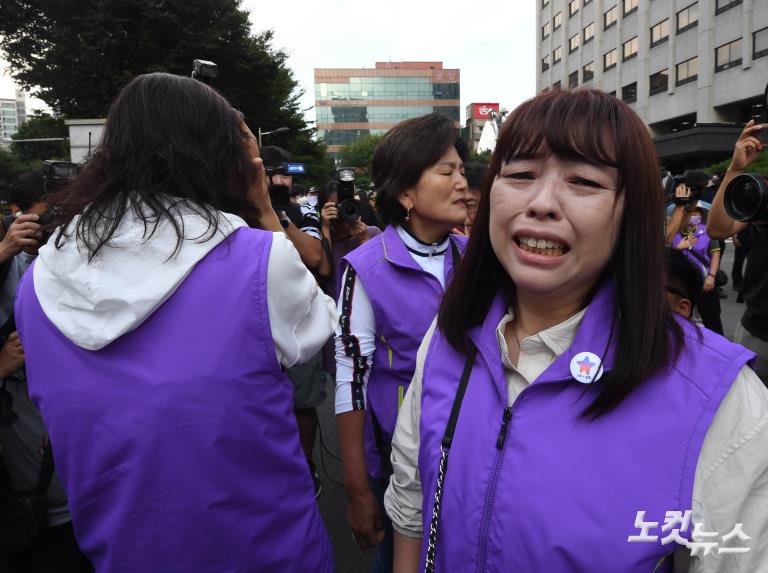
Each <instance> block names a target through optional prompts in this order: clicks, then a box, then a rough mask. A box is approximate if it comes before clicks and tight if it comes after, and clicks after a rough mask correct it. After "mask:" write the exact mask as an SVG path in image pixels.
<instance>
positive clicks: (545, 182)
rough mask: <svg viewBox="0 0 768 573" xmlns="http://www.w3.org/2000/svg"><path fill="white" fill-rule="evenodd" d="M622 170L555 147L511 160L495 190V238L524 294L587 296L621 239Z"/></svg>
mask: <svg viewBox="0 0 768 573" xmlns="http://www.w3.org/2000/svg"><path fill="white" fill-rule="evenodd" d="M618 179H619V173H618V170H617V169H615V168H613V167H609V166H607V165H603V164H599V163H588V162H586V161H580V160H571V159H563V158H561V157H558V156H556V155H553V154H552V153H550V152H549V151H548V150H546V149H543V150H540V151H539V153H537V154H536V155H534V156H533V157H527V158H517V159H513V160H510V161H509V162H507V163H506V164H504V165H503V166H502V168H501V171H500V173H499V175H498V176H497V177H496V179H495V180H494V182H493V186H492V187H491V193H490V238H491V245H492V246H493V250H494V252H495V254H496V257H497V258H498V259H499V261H500V262H501V264H502V266H503V267H504V268H505V270H506V271H507V273H508V274H509V276H510V277H511V278H512V280H513V281H514V283H515V285H516V287H517V291H518V293H531V294H538V295H558V294H562V295H564V296H567V297H569V298H570V297H573V296H574V295H576V294H577V293H579V294H581V295H586V293H587V292H588V291H589V289H590V288H591V287H592V286H593V285H594V284H595V282H596V281H597V279H598V278H599V276H600V274H601V273H602V271H603V269H604V268H605V266H606V264H607V263H608V261H609V259H610V257H611V254H612V252H613V249H614V246H615V244H616V241H617V237H618V233H619V228H620V223H621V216H622V213H623V200H622V197H621V196H620V195H619V194H618V192H617V185H618Z"/></svg>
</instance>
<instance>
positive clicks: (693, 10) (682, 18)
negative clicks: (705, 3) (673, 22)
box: [677, 2, 699, 34]
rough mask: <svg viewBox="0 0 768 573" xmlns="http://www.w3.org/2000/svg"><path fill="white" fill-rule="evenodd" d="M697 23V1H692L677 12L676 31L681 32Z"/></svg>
mask: <svg viewBox="0 0 768 573" xmlns="http://www.w3.org/2000/svg"><path fill="white" fill-rule="evenodd" d="M698 23H699V3H698V2H694V3H693V4H691V5H690V6H688V7H687V8H683V9H682V10H680V11H679V12H678V13H677V33H678V34H682V33H683V32H685V31H686V30H690V29H691V28H693V27H695V26H696V25H697V24H698Z"/></svg>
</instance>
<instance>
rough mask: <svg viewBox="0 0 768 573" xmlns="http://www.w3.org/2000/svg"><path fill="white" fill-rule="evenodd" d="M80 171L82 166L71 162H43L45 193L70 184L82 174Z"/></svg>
mask: <svg viewBox="0 0 768 573" xmlns="http://www.w3.org/2000/svg"><path fill="white" fill-rule="evenodd" d="M80 169H81V166H80V165H78V164H77V163H71V162H70V161H57V160H55V159H47V160H45V161H43V168H42V172H43V187H44V192H45V193H51V192H52V191H56V190H58V189H60V188H61V187H63V186H64V185H66V184H67V183H70V182H71V181H72V180H73V179H74V178H75V177H77V175H78V173H80Z"/></svg>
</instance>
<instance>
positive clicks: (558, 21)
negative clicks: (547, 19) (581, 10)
mask: <svg viewBox="0 0 768 573" xmlns="http://www.w3.org/2000/svg"><path fill="white" fill-rule="evenodd" d="M562 24H563V13H562V12H558V13H557V14H555V16H554V17H553V18H552V29H553V30H557V29H558V28H559V27H560V26H562Z"/></svg>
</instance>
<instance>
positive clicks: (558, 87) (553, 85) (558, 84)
mask: <svg viewBox="0 0 768 573" xmlns="http://www.w3.org/2000/svg"><path fill="white" fill-rule="evenodd" d="M560 87H561V86H560V82H555V83H553V84H552V89H553V90H559V89H560Z"/></svg>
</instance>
